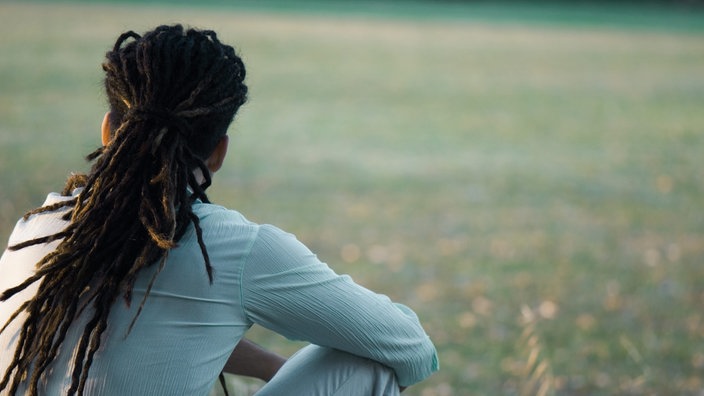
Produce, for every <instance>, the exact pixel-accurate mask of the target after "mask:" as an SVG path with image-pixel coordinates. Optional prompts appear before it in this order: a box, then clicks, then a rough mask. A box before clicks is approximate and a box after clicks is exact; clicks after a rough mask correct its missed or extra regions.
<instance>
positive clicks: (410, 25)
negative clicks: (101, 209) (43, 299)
mask: <svg viewBox="0 0 704 396" xmlns="http://www.w3.org/2000/svg"><path fill="white" fill-rule="evenodd" d="M136 7H137V6H135V5H129V6H127V5H122V6H121V5H111V4H99V5H86V4H81V5H72V4H70V3H66V4H55V5H51V4H19V3H0V54H3V55H2V56H0V185H2V186H3V188H2V189H0V202H1V203H0V237H1V238H2V239H3V240H5V239H6V238H7V235H8V234H9V232H10V230H11V228H12V224H13V223H14V221H15V219H16V218H17V217H18V216H19V215H21V213H23V212H24V211H25V210H28V209H31V208H33V207H35V206H36V205H39V204H40V203H41V201H42V200H43V197H44V195H45V194H46V192H47V191H49V190H57V189H59V188H61V186H62V182H63V180H64V179H65V177H66V175H67V174H68V172H69V171H70V170H85V169H86V165H85V164H84V162H83V161H82V159H81V157H82V155H84V154H86V153H88V152H89V151H91V150H92V149H93V148H94V147H95V145H97V144H98V142H99V137H98V127H99V123H100V121H101V119H102V114H103V112H104V111H105V105H104V103H103V99H102V96H101V89H100V84H101V83H100V78H101V75H100V67H99V66H100V62H101V59H102V56H103V54H104V52H105V51H106V50H107V49H108V47H109V45H110V43H111V42H112V41H113V40H114V38H115V37H116V35H117V34H118V32H121V31H123V30H125V29H135V30H144V29H146V28H149V27H152V26H153V25H156V24H158V23H164V22H166V23H170V22H175V21H185V22H188V23H190V24H193V25H196V26H203V27H210V28H213V29H215V30H216V31H218V32H220V35H221V37H222V39H223V40H224V41H226V42H232V43H235V44H236V45H237V47H238V48H239V50H240V52H241V53H242V54H243V56H244V59H245V62H246V63H247V65H248V68H249V74H248V76H249V84H250V87H251V102H250V103H249V104H247V105H246V106H245V107H244V108H243V109H242V111H241V115H240V117H239V119H238V120H237V121H236V123H235V125H234V126H233V128H232V130H231V133H232V135H233V138H232V140H231V143H232V146H231V149H230V157H229V158H228V160H227V163H226V166H225V168H224V169H223V170H222V171H221V172H220V173H218V174H217V175H216V180H215V183H216V184H215V186H214V187H213V190H212V193H211V198H213V200H214V201H216V202H218V203H222V204H224V205H226V206H230V207H233V208H236V209H238V210H240V211H241V212H243V213H244V214H245V215H247V216H248V217H249V218H250V219H252V220H254V221H258V222H268V223H273V224H276V225H279V226H281V227H282V228H284V229H286V230H288V231H291V232H293V233H295V234H296V235H298V236H299V238H300V239H302V240H303V241H304V242H305V243H306V244H308V245H309V246H310V247H311V248H312V249H313V250H314V251H316V252H317V253H318V255H319V256H320V257H321V259H323V260H324V261H327V262H328V263H330V265H331V266H332V267H333V268H335V269H336V270H338V272H345V273H349V274H351V275H352V276H353V277H354V278H355V279H356V280H357V281H358V282H360V283H362V284H364V285H366V286H368V287H370V288H372V289H374V290H377V291H379V292H383V293H386V294H388V295H390V296H391V297H392V298H394V299H396V300H399V301H402V302H405V303H407V304H408V305H410V306H412V307H413V308H414V309H415V310H416V311H417V312H418V313H419V315H420V317H421V318H422V320H423V322H424V323H425V324H426V327H427V331H428V332H429V334H430V335H431V337H432V338H433V339H434V340H435V342H436V344H437V346H438V349H439V351H440V358H441V363H442V370H441V371H440V372H439V373H437V374H436V375H435V376H433V377H432V378H431V379H429V380H428V381H427V382H425V383H423V384H420V385H418V386H416V387H413V388H411V389H409V391H408V392H407V393H408V394H409V395H423V396H428V395H460V394H461V395H464V394H477V395H488V394H505V395H519V394H523V395H530V394H555V395H617V394H618V395H623V394H626V395H628V394H632V395H649V394H653V395H655V394H657V395H666V394H677V395H699V394H700V391H701V389H703V388H704V375H703V373H704V313H702V309H701V307H702V304H704V286H702V285H704V267H702V261H703V260H702V259H704V191H702V190H703V188H704V172H702V169H704V159H703V158H704V156H702V152H704V112H703V111H701V109H702V107H703V105H704V40H703V38H704V36H703V35H702V34H701V33H698V31H693V30H686V31H682V30H680V29H677V28H673V29H662V26H661V25H658V24H657V23H655V24H654V27H653V29H648V26H647V24H643V25H642V26H640V27H639V28H638V29H633V28H632V26H631V25H628V24H626V25H627V26H626V27H624V28H619V26H618V24H611V25H610V26H609V28H608V29H607V28H604V26H603V25H600V24H595V25H590V24H588V23H579V24H577V25H575V26H572V25H570V24H568V23H563V24H551V23H547V24H540V23H537V22H536V21H533V22H532V23H528V24H525V23H521V18H519V17H520V15H521V12H517V14H516V15H517V17H516V18H515V23H513V22H511V21H510V20H508V19H504V20H502V21H500V23H499V22H497V21H496V20H495V19H492V18H486V20H482V19H480V18H468V19H466V20H465V19H462V18H455V19H454V20H449V19H435V18H431V19H427V20H424V19H422V18H417V17H414V18H407V19H404V18H401V17H394V18H391V17H389V18H384V17H380V16H378V15H377V16H375V17H374V18H367V17H365V16H363V15H361V14H347V13H341V14H315V15H306V14H304V13H290V14H289V13H281V12H272V11H270V10H264V9H259V10H253V9H245V10H240V9H237V8H236V7H224V6H223V7H222V8H217V7H215V6H212V5H211V6H209V7H204V8H188V7H187V6H181V7H165V6H161V5H159V4H151V5H149V6H140V7H139V8H138V10H139V12H136V11H135V10H136V9H137V8H136ZM524 7H525V6H524ZM594 10H595V11H594V12H596V10H598V9H597V8H594ZM519 11H520V10H519ZM607 11H608V10H607ZM507 12H508V11H507ZM605 12H606V11H605ZM606 17H607V16H604V18H606ZM8 54H11V56H10V55H8ZM253 336H254V337H255V338H256V339H257V340H259V341H260V342H263V343H265V344H267V345H268V346H270V347H272V348H274V349H276V350H279V351H282V352H283V353H290V352H291V351H293V350H294V348H295V347H297V346H298V345H299V344H290V343H288V342H287V341H285V340H283V339H281V338H280V337H277V336H273V335H271V334H269V333H267V332H264V331H262V330H261V329H257V330H255V332H254V333H253ZM541 386H542V388H541Z"/></svg>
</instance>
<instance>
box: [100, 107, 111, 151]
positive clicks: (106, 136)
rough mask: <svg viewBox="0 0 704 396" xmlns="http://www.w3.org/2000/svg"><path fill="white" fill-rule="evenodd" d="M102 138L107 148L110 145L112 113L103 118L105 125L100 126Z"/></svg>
mask: <svg viewBox="0 0 704 396" xmlns="http://www.w3.org/2000/svg"><path fill="white" fill-rule="evenodd" d="M100 137H101V140H102V142H103V146H107V145H108V143H110V138H111V136H110V112H109V111H108V112H107V113H105V117H103V124H102V125H101V126H100Z"/></svg>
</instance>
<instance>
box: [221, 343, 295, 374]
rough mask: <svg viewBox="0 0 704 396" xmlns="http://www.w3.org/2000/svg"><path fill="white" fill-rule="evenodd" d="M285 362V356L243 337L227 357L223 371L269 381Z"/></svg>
mask: <svg viewBox="0 0 704 396" xmlns="http://www.w3.org/2000/svg"><path fill="white" fill-rule="evenodd" d="M285 362H286V359H285V358H284V357H282V356H280V355H277V354H275V353H273V352H269V351H267V350H266V349H264V348H262V347H260V346H259V345H257V344H255V343H253V342H251V341H249V340H247V339H244V338H243V339H242V340H241V341H240V342H239V344H237V346H236V347H235V350H234V351H232V354H231V355H230V357H229V358H228V359H227V363H225V368H224V369H223V371H225V372H227V373H230V374H236V375H243V376H246V377H254V378H259V379H261V380H263V381H266V382H268V381H269V380H270V379H271V378H272V377H273V376H274V374H276V372H278V371H279V369H280V368H281V366H283V364H284V363H285Z"/></svg>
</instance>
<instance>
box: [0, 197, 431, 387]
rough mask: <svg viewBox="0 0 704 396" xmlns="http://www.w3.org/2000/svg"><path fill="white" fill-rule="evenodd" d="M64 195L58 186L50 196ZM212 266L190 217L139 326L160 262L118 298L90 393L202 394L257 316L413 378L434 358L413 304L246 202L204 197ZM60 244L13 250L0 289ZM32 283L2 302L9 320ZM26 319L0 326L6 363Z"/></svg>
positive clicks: (19, 230)
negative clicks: (251, 215) (329, 259)
mask: <svg viewBox="0 0 704 396" xmlns="http://www.w3.org/2000/svg"><path fill="white" fill-rule="evenodd" d="M61 199H66V198H65V197H61V196H59V195H58V194H51V195H49V197H48V198H47V202H46V203H45V204H52V203H55V202H58V201H59V200H61ZM193 211H194V213H195V214H196V215H197V216H198V218H199V219H200V225H201V228H202V229H203V238H204V240H205V244H206V247H207V249H208V254H209V256H210V261H211V265H212V267H213V283H212V284H211V283H209V281H208V276H207V273H206V270H205V265H204V262H203V256H202V254H201V251H200V248H199V247H198V243H197V239H196V235H195V231H194V230H193V227H191V229H190V230H189V231H187V232H186V234H185V235H184V236H183V238H182V239H181V241H180V242H179V244H178V246H177V247H176V248H174V249H172V250H171V251H170V252H169V256H168V259H167V261H166V264H165V266H164V268H163V270H162V271H161V273H160V274H159V275H158V276H157V278H156V281H155V283H154V286H153V288H152V290H151V292H150V294H149V296H148V297H147V299H146V302H145V304H144V308H143V310H142V313H141V314H140V316H139V318H138V319H137V321H136V323H135V324H134V327H133V328H132V330H131V332H130V333H129V334H127V329H128V326H129V324H130V322H131V321H132V319H133V318H134V316H135V314H136V310H137V308H138V307H139V305H140V302H141V301H142V299H143V297H144V293H145V290H146V287H147V285H148V284H149V281H150V280H151V279H152V277H153V276H154V273H155V271H156V266H152V267H150V268H147V269H145V270H143V271H141V272H140V273H139V275H138V278H137V281H136V283H135V286H134V291H133V297H132V304H131V306H130V307H128V306H127V305H126V304H125V303H124V300H122V299H120V300H118V301H117V302H116V303H115V305H114V306H113V308H112V310H111V313H110V315H111V316H110V319H109V322H108V323H109V324H108V328H107V330H106V332H105V334H104V335H103V341H102V343H101V347H100V349H99V351H98V353H97V354H96V356H95V359H94V361H93V365H92V366H91V369H90V372H89V378H88V381H87V385H86V394H88V395H145V396H146V395H149V396H154V395H206V394H207V393H208V392H209V390H210V389H211V388H212V386H213V383H214V382H215V380H216V378H217V376H218V374H219V373H220V371H221V370H222V368H223V366H224V365H225V362H226V361H227V359H228V357H229V356H230V354H231V352H232V350H233V349H234V347H235V345H237V343H238V342H239V340H240V339H241V338H242V337H243V336H244V334H245V332H246V331H247V330H248V329H249V328H250V327H251V326H252V325H253V324H255V323H256V324H259V325H261V326H263V327H265V328H268V329H270V330H273V331H275V332H277V333H280V334H282V335H283V336H285V337H287V338H289V339H294V340H303V341H308V342H310V343H313V344H317V345H321V346H326V347H331V348H335V349H340V350H343V351H345V352H349V353H352V354H354V355H358V356H362V357H366V358H369V359H372V360H375V361H378V362H380V363H382V364H384V365H386V366H388V367H390V368H391V369H393V371H394V372H395V373H396V376H397V379H398V381H399V384H400V385H402V386H408V385H412V384H414V383H416V382H419V381H421V380H423V379H425V378H426V377H428V376H429V375H430V374H431V373H433V372H434V371H436V370H437V369H438V360H437V354H436V351H435V347H434V346H433V344H432V342H431V341H430V339H429V338H428V336H427V335H426V333H425V332H424V330H423V328H422V327H421V325H420V323H419V321H418V318H417V316H416V315H415V314H414V313H413V311H411V310H410V309H409V308H407V307H405V306H403V305H400V304H395V303H393V302H392V301H391V300H389V298H387V297H386V296H384V295H380V294H376V293H374V292H371V291H369V290H368V289H365V288H364V287H362V286H360V285H358V284H356V283H354V282H353V281H352V279H351V278H350V277H349V276H346V275H338V274H336V273H335V272H333V271H332V270H331V269H330V268H329V267H328V266H327V265H326V264H325V263H323V262H321V261H320V260H319V259H318V258H317V257H316V256H315V255H314V254H313V253H312V252H311V251H310V250H309V249H308V248H307V247H306V246H304V245H303V244H302V243H301V242H299V241H298V240H297V239H296V238H295V237H294V236H293V235H291V234H288V233H286V232H284V231H282V230H280V229H278V228H276V227H274V226H271V225H260V224H255V223H252V222H250V221H248V220H247V219H245V218H244V217H243V216H242V215H241V214H240V213H238V212H236V211H233V210H228V209H226V208H223V207H221V206H217V205H213V204H204V203H200V202H197V203H195V204H194V205H193ZM64 226H65V222H63V221H62V220H61V219H60V213H58V212H53V213H46V214H40V215H33V216H32V217H30V218H29V219H28V220H27V221H24V220H20V221H19V222H18V224H17V226H16V228H15V230H14V232H13V233H12V235H11V237H10V245H12V244H15V243H18V242H22V241H26V240H28V239H32V238H36V237H38V236H43V235H48V234H52V233H55V232H57V231H60V230H61V229H62V228H63V227H64ZM55 246H56V245H55V244H49V245H40V246H32V247H28V248H25V249H21V250H19V251H14V252H10V251H5V253H4V254H3V256H2V258H0V273H1V274H2V277H1V278H0V290H5V289H7V288H8V287H12V286H15V285H17V284H18V283H20V282H21V281H23V280H24V279H25V278H26V277H27V276H29V275H30V274H31V273H32V271H33V270H34V264H35V263H36V262H38V261H39V259H41V258H42V257H43V256H44V255H45V254H47V253H48V252H50V251H51V250H53V249H54V247H55ZM34 293H36V288H30V289H28V290H26V291H25V292H23V293H21V294H19V295H17V296H14V297H13V298H12V299H10V300H8V301H7V302H4V303H0V321H1V322H2V323H3V324H4V322H5V321H6V320H7V318H8V317H9V316H10V315H11V314H12V313H13V312H14V311H15V310H16V309H17V307H18V306H19V305H20V304H21V303H22V302H23V301H25V300H26V299H27V298H29V297H30V296H31V295H33V294H34ZM85 316H86V315H83V317H81V318H80V319H79V323H77V324H79V325H73V326H72V327H71V329H70V331H69V334H68V335H67V338H66V340H65V341H64V343H63V345H62V348H61V350H60V354H59V356H58V358H57V359H56V361H55V362H54V363H53V364H52V366H51V374H50V375H49V376H48V377H47V380H46V382H45V384H44V386H45V393H46V394H51V395H58V394H62V393H63V391H64V390H66V389H68V386H69V385H70V378H71V369H72V363H71V361H72V356H73V352H74V349H75V346H76V343H77V340H78V338H79V336H80V333H81V331H82V329H83V326H84V324H85ZM21 321H22V318H19V320H16V321H15V322H14V323H13V324H12V325H11V326H10V327H8V328H7V329H6V330H5V332H3V333H2V334H0V370H1V373H4V371H5V368H6V367H7V365H8V364H9V362H10V359H11V357H12V353H13V352H14V345H15V344H14V343H13V342H14V340H15V337H16V334H17V332H18V329H19V325H20V324H21Z"/></svg>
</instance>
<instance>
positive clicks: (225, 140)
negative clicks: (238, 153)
mask: <svg viewBox="0 0 704 396" xmlns="http://www.w3.org/2000/svg"><path fill="white" fill-rule="evenodd" d="M229 144H230V138H229V137H228V136H227V135H223V137H221V138H220V141H219V142H218V145H217V146H215V150H213V152H212V154H210V157H208V159H206V160H205V165H206V166H207V167H208V169H209V170H210V173H215V172H217V171H218V170H220V168H221V167H222V163H223V161H225V156H226V155H227V147H228V146H229Z"/></svg>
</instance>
